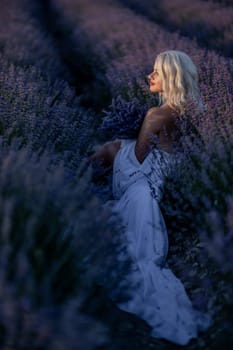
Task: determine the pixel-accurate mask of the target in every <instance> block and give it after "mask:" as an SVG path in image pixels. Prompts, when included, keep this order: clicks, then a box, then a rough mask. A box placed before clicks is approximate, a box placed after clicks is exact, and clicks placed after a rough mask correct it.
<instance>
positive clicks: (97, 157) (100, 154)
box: [89, 140, 121, 166]
mask: <svg viewBox="0 0 233 350" xmlns="http://www.w3.org/2000/svg"><path fill="white" fill-rule="evenodd" d="M120 145H121V140H115V141H109V142H106V143H104V144H103V145H102V146H99V147H98V149H97V150H96V151H95V153H93V154H92V155H91V156H89V160H90V161H99V162H100V163H102V164H103V165H107V166H108V165H112V164H113V161H114V158H115V155H116V153H117V152H118V150H119V148H120Z"/></svg>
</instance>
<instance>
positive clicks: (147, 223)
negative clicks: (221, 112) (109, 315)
mask: <svg viewBox="0 0 233 350" xmlns="http://www.w3.org/2000/svg"><path fill="white" fill-rule="evenodd" d="M135 143H136V139H122V140H121V147H120V149H119V151H118V153H117V154H116V156H115V159H114V164H113V177H112V191H113V197H114V201H113V202H114V205H113V207H112V209H113V211H115V212H117V213H118V214H119V215H120V216H121V218H122V222H123V223H124V227H125V239H126V242H127V250H128V253H129V255H130V258H131V260H132V269H131V272H130V273H129V275H128V276H127V277H126V283H127V284H128V287H131V288H130V293H129V300H128V301H124V302H118V303H116V304H117V306H118V307H119V308H120V309H122V310H124V311H127V312H130V313H133V314H136V315H137V316H139V317H140V318H142V319H144V320H145V321H146V322H147V323H148V324H149V325H150V326H151V327H152V330H151V336H152V337H155V338H164V339H166V340H169V341H171V342H174V343H177V344H179V345H186V344H187V343H188V342H189V341H190V339H192V338H195V337H197V336H198V332H199V331H205V330H207V329H208V328H209V327H210V325H211V324H212V318H211V316H210V315H208V314H204V313H203V312H200V311H199V310H196V309H194V308H193V306H192V303H191V300H190V299H189V297H188V295H187V293H186V291H185V288H184V286H183V284H182V282H181V281H180V280H179V279H178V278H177V277H176V276H175V275H174V273H173V272H172V271H171V270H170V269H169V268H168V264H167V262H166V257H167V254H168V235H167V230H166V225H165V222H164V218H163V216H162V213H161V211H160V207H159V201H160V200H161V198H162V191H163V183H164V176H166V174H168V172H169V169H171V167H170V165H171V164H172V162H173V160H174V155H172V154H169V153H167V152H165V151H162V150H159V149H155V148H154V149H153V150H152V151H151V152H150V153H149V154H148V156H147V157H146V158H145V160H144V161H143V163H140V162H139V161H138V160H137V158H136V155H135ZM112 299H114V298H112Z"/></svg>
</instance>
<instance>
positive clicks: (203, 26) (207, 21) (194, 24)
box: [121, 0, 233, 57]
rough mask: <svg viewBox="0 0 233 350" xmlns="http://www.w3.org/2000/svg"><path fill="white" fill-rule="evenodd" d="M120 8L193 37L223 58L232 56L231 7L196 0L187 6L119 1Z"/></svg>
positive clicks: (176, 1) (180, 1) (165, 0)
mask: <svg viewBox="0 0 233 350" xmlns="http://www.w3.org/2000/svg"><path fill="white" fill-rule="evenodd" d="M121 2H122V3H123V4H124V5H128V6H129V7H130V8H131V9H133V10H135V11H137V12H139V13H141V14H143V15H146V16H148V17H149V18H150V19H151V20H153V21H155V22H156V23H159V24H161V25H163V26H164V27H165V28H167V29H169V30H170V31H171V32H173V31H179V33H180V34H182V35H185V36H188V37H190V38H195V39H196V40H197V41H198V43H199V44H200V45H202V46H203V47H205V48H208V49H214V50H217V51H218V52H219V53H220V54H223V55H225V56H229V57H231V56H232V52H233V40H232V34H231V33H232V16H233V8H232V7H223V5H220V4H217V3H213V2H212V1H208V2H207V1H202V0H198V1H195V2H192V3H187V2H186V1H184V0H173V1H169V0H161V1H158V2H155V1H149V0H148V1H144V2H143V3H142V2H141V1H138V0H122V1H121Z"/></svg>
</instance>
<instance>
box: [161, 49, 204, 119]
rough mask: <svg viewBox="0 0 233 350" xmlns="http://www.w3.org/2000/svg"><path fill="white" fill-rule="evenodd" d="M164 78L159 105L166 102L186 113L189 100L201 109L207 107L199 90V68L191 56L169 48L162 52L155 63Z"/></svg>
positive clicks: (181, 112)
mask: <svg viewBox="0 0 233 350" xmlns="http://www.w3.org/2000/svg"><path fill="white" fill-rule="evenodd" d="M154 66H156V68H157V70H158V72H159V74H160V76H161V78H162V90H163V92H162V93H159V105H161V104H164V103H166V104H167V105H168V106H170V107H171V108H173V109H178V110H179V112H180V114H181V115H182V114H184V113H185V111H186V107H187V105H188V104H189V102H194V103H195V106H196V107H197V109H199V110H201V111H202V110H203V109H205V106H204V104H203V102H202V100H201V96H200V91H199V86H198V82H199V77H198V72H197V68H196V66H195V65H194V63H193V61H192V60H191V58H190V57H189V56H188V55H187V54H186V53H185V52H182V51H178V50H167V51H164V52H161V53H160V54H159V55H158V56H157V57H156V60H155V64H154Z"/></svg>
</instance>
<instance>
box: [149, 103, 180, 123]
mask: <svg viewBox="0 0 233 350" xmlns="http://www.w3.org/2000/svg"><path fill="white" fill-rule="evenodd" d="M177 116H178V111H175V110H174V109H173V108H171V107H169V106H162V107H151V108H149V109H148V111H147V113H146V117H147V118H148V119H151V118H152V119H153V118H155V117H157V118H158V117H160V118H162V119H164V120H167V121H169V120H171V119H173V118H174V117H177Z"/></svg>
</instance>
